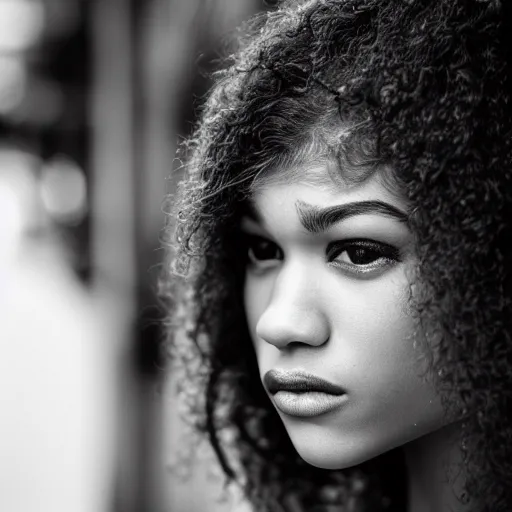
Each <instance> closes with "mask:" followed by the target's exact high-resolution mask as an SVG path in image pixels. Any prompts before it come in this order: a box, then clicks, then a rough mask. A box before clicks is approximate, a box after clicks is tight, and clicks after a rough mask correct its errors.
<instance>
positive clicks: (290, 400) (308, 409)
mask: <svg viewBox="0 0 512 512" xmlns="http://www.w3.org/2000/svg"><path fill="white" fill-rule="evenodd" d="M272 398H273V400H274V403H275V405H276V407H277V408H278V409H279V410H280V411H281V412H282V413H284V414H288V415H289V416H297V417H299V418H311V417H313V416H319V415H320V414H326V413H328V412H331V411H334V410H336V409H338V408H340V407H341V406H342V405H343V404H344V403H345V402H346V401H347V395H331V394H329V393H321V392H318V391H308V392H306V393H293V392H292V391H278V392H277V393H276V394H275V395H273V397H272Z"/></svg>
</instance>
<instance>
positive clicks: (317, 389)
mask: <svg viewBox="0 0 512 512" xmlns="http://www.w3.org/2000/svg"><path fill="white" fill-rule="evenodd" d="M263 384H264V385H265V387H266V389H267V391H268V392H269V393H270V395H272V400H273V402H274V404H275V405H276V407H277V408H278V409H279V410H280V411H281V412H282V413H284V414H287V415H290V416H297V417H312V416H318V415H320V414H325V413H327V412H330V411H333V410H335V409H338V408H339V407H340V406H341V405H343V404H344V403H345V402H346V400H347V394H346V391H345V390H344V389H343V388H342V387H340V386H338V385H336V384H333V383H332V382H329V381H327V380H324V379H321V378H320V377H317V376H315V375H312V374H310V373H306V372H304V371H302V370H292V371H285V370H270V371H269V372H267V373H266V374H265V375H264V377H263Z"/></svg>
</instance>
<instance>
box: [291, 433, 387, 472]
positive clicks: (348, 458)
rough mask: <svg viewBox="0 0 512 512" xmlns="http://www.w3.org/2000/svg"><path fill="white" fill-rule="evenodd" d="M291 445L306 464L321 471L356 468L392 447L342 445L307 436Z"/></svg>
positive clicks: (327, 438)
mask: <svg viewBox="0 0 512 512" xmlns="http://www.w3.org/2000/svg"><path fill="white" fill-rule="evenodd" d="M294 437H296V436H292V437H291V440H292V443H293V445H294V447H295V449H296V450H297V453H298V454H299V455H300V457H301V458H302V459H304V460H305V461H306V462H307V463H308V464H311V465H312V466H315V467H317V468H321V469H347V468H351V467H353V466H358V465H359V464H362V463H363V462H366V461H368V460H370V459H373V458H374V457H377V456H378V455H381V454H382V453H384V452H386V451H388V449H389V450H391V449H392V448H394V446H393V447H392V446H390V447H385V446H383V447H380V449H378V448H377V447H375V446H368V444H367V443H364V442H359V443H357V442H356V443H347V444H345V443H343V442H340V441H339V440H335V439H330V438H329V436H327V437H323V438H321V437H317V438H315V437H313V436H308V437H307V438H306V439H296V438H295V439H294Z"/></svg>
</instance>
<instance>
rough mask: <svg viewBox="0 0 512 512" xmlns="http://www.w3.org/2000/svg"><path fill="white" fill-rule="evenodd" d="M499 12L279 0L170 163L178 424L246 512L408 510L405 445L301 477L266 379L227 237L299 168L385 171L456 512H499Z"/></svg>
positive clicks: (345, 174)
mask: <svg viewBox="0 0 512 512" xmlns="http://www.w3.org/2000/svg"><path fill="white" fill-rule="evenodd" d="M510 9H511V7H509V6H508V4H507V3H506V2H500V1H499V0H487V1H486V0H438V1H436V2H430V1H428V0H389V1H386V2H383V1H382V0H308V1H293V0H288V1H285V2H283V3H282V4H281V5H280V6H279V7H278V8H277V9H275V10H273V11H271V12H268V13H266V14H264V15H260V16H258V17H256V18H255V19H253V20H251V21H250V22H249V23H248V24H247V25H246V26H245V27H244V30H243V34H242V35H241V36H240V38H239V46H238V48H237V49H236V51H235V52H234V54H233V55H231V56H230V57H229V59H228V62H227V65H226V67H225V69H223V70H222V71H220V72H218V73H217V74H216V82H215V85H214V87H213V89H212V92H211V94H210V95H209V97H208V99H207V101H206V103H205V105H204V108H203V111H202V116H201V119H200V122H199V123H198V125H197V129H196V131H195V133H194V135H193V136H192V137H191V138H190V139H189V140H188V141H187V142H186V143H185V144H184V146H183V148H182V151H183V153H184V159H185V160H186V164H185V166H184V171H185V179H184V180H182V182H181V186H180V190H179V197H178V201H177V202H176V203H175V205H174V208H175V210H174V212H175V215H174V216H173V217H172V218H171V220H170V221H169V227H168V231H169V234H170V235H171V236H172V237H173V243H172V245H171V247H170V251H169V262H168V265H167V273H166V275H165V276H164V278H163V281H162V284H163V292H162V293H164V294H165V295H166V297H167V298H168V299H169V308H170V315H169V323H168V325H169V337H170V346H171V353H172V357H174V358H175V359H176V361H177V362H178V363H179V367H180V368H181V371H182V372H184V375H183V376H182V377H181V379H180V380H181V382H182V393H183V395H184V397H185V399H186V401H187V403H188V405H189V418H191V417H193V418H194V420H195V421H194V425H195V427H196V428H197V429H199V430H200V431H201V432H204V433H206V434H207V435H208V437H209V439H210V442H211V444H212V446H213V448H214V450H215V452H216V453H217V456H218V458H219V461H220V463H221V466H222V468H223V469H224V471H225V473H226V475H227V477H228V478H229V479H231V480H236V481H239V482H240V483H241V484H242V486H243V489H244V492H245V495H246V496H247V498H248V499H249V500H250V501H251V502H252V504H253V505H254V509H255V510H257V511H259V510H265V511H296V510H308V511H309V510H340V511H341V510H343V511H356V510H357V511H362V510H372V511H377V510H386V509H392V510H403V509H404V508H405V506H404V504H405V499H406V498H405V481H406V471H405V465H404V463H403V459H402V453H401V451H400V449H397V450H394V451H392V452H390V453H387V454H384V455H381V456H379V457H377V458H375V459H373V460H372V461H369V462H367V463H364V464H362V465H360V466H358V467H355V468H352V469H347V470H323V469H318V468H315V467H312V466H310V465H308V464H307V463H305V462H304V461H303V460H302V459H301V458H300V457H299V456H298V454H297V453H296V451H295V449H294V448H293V446H292V444H291V442H290V440H289V438H288V436H287V434H286V431H285V429H284V427H283V425H282V423H281V420H280V419H279V416H278V415H277V413H276V412H275V411H274V409H273V408H272V407H271V404H270V402H269V399H268V397H267V396H266V394H265V392H264V390H263V387H262V385H261V383H260V379H259V375H258V369H257V363H256V358H255V354H254V351H253V347H252V344H251V341H250V336H249V332H248V328H247V325H246V319H245V313H244V310H243V300H242V289H243V282H244V268H243V263H244V262H243V261H242V260H243V258H242V257H241V255H240V254H241V253H240V246H239V242H238V238H237V230H236V226H237V222H238V220H239V217H240V215H241V212H242V208H243V204H244V200H245V199H246V198H247V197H248V196H249V195H250V194H251V190H252V187H254V184H255V183H256V180H257V179H258V177H259V176H262V175H266V174H268V173H269V172H272V171H273V170H275V169H279V168H282V167H283V166H287V167H289V166H290V164H296V163H300V162H305V161H306V160H307V159H309V158H311V155H312V154H314V155H315V157H317V158H319V159H324V160H329V161H334V162H336V163H337V165H336V166H334V167H335V170H334V171H332V173H333V175H335V177H337V179H343V180H344V181H345V182H346V183H348V184H350V183H353V182H359V181H362V180H365V179H367V178H368V177H369V176H370V175H372V174H373V173H374V172H382V171H381V169H383V168H391V169H392V171H391V173H392V176H390V180H389V181H390V183H391V182H392V186H393V187H394V188H395V189H396V190H399V191H400V194H402V195H403V197H405V198H406V199H407V201H408V203H409V205H410V210H411V227H412V230H413V233H414V235H415V242H416V251H417V255H418V262H419V263H418V268H417V273H416V276H415V280H416V281H417V284H419V286H418V287H417V288H418V289H419V290H420V293H417V294H414V296H413V297H411V311H413V314H415V315H416V316H417V318H418V319H419V321H420V323H421V326H422V329H424V331H425V332H426V333H427V334H428V340H427V341H428V343H427V345H428V347H427V348H428V350H429V353H430V355H431V367H430V370H431V371H432V372H433V374H434V375H435V376H436V381H437V386H438V389H439V392H440V394H441V396H442V398H443V403H444V404H445V406H446V409H447V411H448V412H449V413H453V414H454V415H458V416H459V417H460V416H461V415H462V416H463V417H464V418H465V420H464V423H463V433H462V437H461V440H460V443H461V447H462V451H463V458H464V461H463V462H464V464H465V466H466V470H467V474H468V478H467V484H466V498H471V497H476V498H478V499H479V500H480V501H481V502H482V503H483V504H484V509H483V510H484V512H485V511H493V512H500V511H508V510H510V509H512V486H511V485H510V481H511V479H512V423H511V417H510V416H511V413H512V396H511V395H512V340H511V332H512V330H511V327H512V326H511V325H510V318H511V283H512V279H511V268H512V242H511V235H512V229H511V228H512V168H511V163H512V161H511V160H512V159H511V157H512V145H511V140H512V139H511V135H512V105H511V95H512V80H511V78H512V74H511V68H510V64H511V58H510V57H511V55H510V50H509V49H508V48H509V44H508V42H509V41H508V39H509V38H508V35H509V33H512V32H511V30H512V16H511V14H512V13H511V11H510ZM274 172H275V171H274ZM390 466H392V467H393V468H394V475H393V479H390V477H389V476H387V475H389V473H390V471H389V468H390Z"/></svg>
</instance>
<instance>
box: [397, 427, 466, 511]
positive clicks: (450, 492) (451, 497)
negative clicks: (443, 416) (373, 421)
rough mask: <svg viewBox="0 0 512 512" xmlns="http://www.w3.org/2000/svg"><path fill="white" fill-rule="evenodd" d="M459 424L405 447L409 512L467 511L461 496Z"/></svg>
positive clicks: (462, 483) (462, 475) (462, 476)
mask: <svg viewBox="0 0 512 512" xmlns="http://www.w3.org/2000/svg"><path fill="white" fill-rule="evenodd" d="M459 428H460V426H459V424H454V425H449V426H447V427H444V428H442V429H440V430H438V431H436V432H433V433H432V434H428V435H426V436H423V437H421V438H419V439H417V440H415V441H412V442H411V443H409V444H407V445H406V446H404V452H405V460H406V465H407V471H408V475H409V483H408V508H407V510H408V512H444V511H450V512H466V511H468V510H469V505H468V504H464V503H463V502H462V501H461V499H460V497H461V495H462V494H463V489H464V483H465V477H464V472H463V471H462V457H461V452H460V448H459V445H458V439H457V438H458V433H459Z"/></svg>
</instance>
